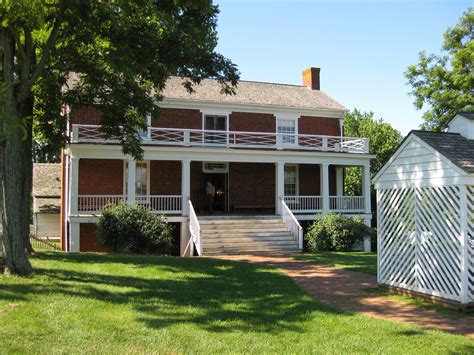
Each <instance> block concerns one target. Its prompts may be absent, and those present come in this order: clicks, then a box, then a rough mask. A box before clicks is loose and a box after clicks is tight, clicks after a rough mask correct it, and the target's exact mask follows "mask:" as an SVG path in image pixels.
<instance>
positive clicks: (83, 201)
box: [77, 195, 181, 214]
mask: <svg viewBox="0 0 474 355" xmlns="http://www.w3.org/2000/svg"><path fill="white" fill-rule="evenodd" d="M122 201H127V197H126V196H123V195H79V196H78V205H77V207H78V208H77V209H78V211H79V212H87V213H100V211H101V210H102V209H103V208H104V207H105V206H106V205H108V204H118V203H120V202H122ZM135 202H136V203H138V204H140V205H144V206H146V207H149V208H150V209H151V210H152V211H154V212H156V213H162V214H179V213H181V195H147V196H136V200H135Z"/></svg>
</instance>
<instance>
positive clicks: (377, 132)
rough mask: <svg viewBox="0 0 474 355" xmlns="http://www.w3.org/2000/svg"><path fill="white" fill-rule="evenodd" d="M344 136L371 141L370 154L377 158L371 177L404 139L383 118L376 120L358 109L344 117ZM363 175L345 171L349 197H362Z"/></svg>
mask: <svg viewBox="0 0 474 355" xmlns="http://www.w3.org/2000/svg"><path fill="white" fill-rule="evenodd" d="M344 135H345V136H347V137H366V138H369V139H370V153H371V154H375V155H376V158H375V159H374V160H372V162H371V165H370V175H371V177H373V176H375V174H376V173H377V172H378V171H379V170H380V169H381V168H382V166H384V164H385V163H386V162H387V161H388V160H389V159H390V157H391V156H392V155H393V153H395V151H396V150H397V148H398V146H399V145H400V143H401V141H402V139H403V137H402V135H401V134H400V132H399V131H398V130H396V129H395V128H393V127H392V126H391V125H390V124H389V123H386V122H384V121H383V119H382V118H380V119H378V120H377V119H376V118H374V113H373V112H362V111H359V110H357V109H354V110H353V111H351V112H349V113H347V114H346V115H345V117H344ZM361 181H362V173H361V171H360V169H357V168H348V169H345V184H344V190H345V191H344V193H345V194H347V195H354V196H357V195H359V196H360V195H361V194H362V188H361Z"/></svg>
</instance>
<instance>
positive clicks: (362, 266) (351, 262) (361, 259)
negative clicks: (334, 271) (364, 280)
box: [296, 251, 377, 275]
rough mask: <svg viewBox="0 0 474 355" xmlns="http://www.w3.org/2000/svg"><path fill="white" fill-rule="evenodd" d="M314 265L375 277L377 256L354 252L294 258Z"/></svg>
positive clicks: (307, 255) (321, 253)
mask: <svg viewBox="0 0 474 355" xmlns="http://www.w3.org/2000/svg"><path fill="white" fill-rule="evenodd" d="M296 259H298V260H305V261H308V262H310V263H314V264H324V265H329V266H332V267H335V268H338V269H348V270H352V271H359V272H364V273H366V274H371V275H377V254H376V253H364V252H359V251H354V252H317V253H314V254H309V253H308V254H303V255H301V256H298V257H296Z"/></svg>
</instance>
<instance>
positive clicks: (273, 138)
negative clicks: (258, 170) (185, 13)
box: [71, 125, 369, 153]
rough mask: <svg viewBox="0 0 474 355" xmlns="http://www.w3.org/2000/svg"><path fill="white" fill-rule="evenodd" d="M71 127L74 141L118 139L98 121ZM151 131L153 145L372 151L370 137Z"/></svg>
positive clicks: (351, 151) (156, 129) (196, 130)
mask: <svg viewBox="0 0 474 355" xmlns="http://www.w3.org/2000/svg"><path fill="white" fill-rule="evenodd" d="M72 128H73V129H72V132H73V135H72V139H71V141H72V142H73V143H79V142H83V143H98V142H106V141H107V142H111V143H116V142H117V140H113V139H109V140H107V139H106V138H105V135H104V133H103V132H101V130H100V126H97V125H73V127H72ZM148 134H149V137H148V138H149V139H146V144H154V145H175V146H176V145H178V146H179V145H180V146H205V147H213V146H215V147H229V148H256V149H298V150H323V151H332V152H346V153H368V152H369V140H368V139H367V138H353V137H338V136H320V135H310V134H288V133H272V132H268V133H265V132H243V131H242V132H239V131H213V130H201V129H177V128H160V127H149V128H148Z"/></svg>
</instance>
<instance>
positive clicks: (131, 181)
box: [127, 158, 137, 205]
mask: <svg viewBox="0 0 474 355" xmlns="http://www.w3.org/2000/svg"><path fill="white" fill-rule="evenodd" d="M136 179H137V162H136V161H135V159H133V158H128V184H127V203H128V204H129V205H131V204H132V203H135V188H136Z"/></svg>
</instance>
